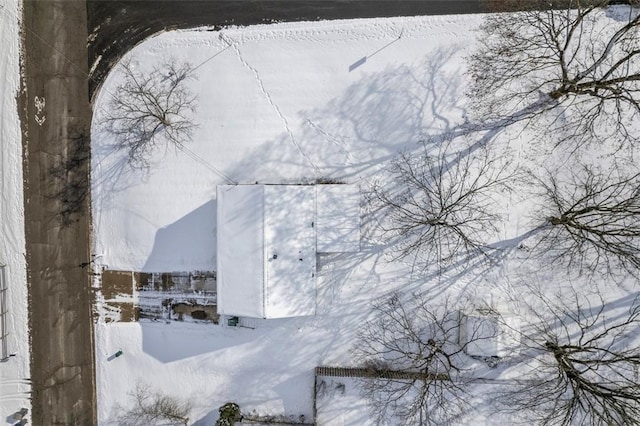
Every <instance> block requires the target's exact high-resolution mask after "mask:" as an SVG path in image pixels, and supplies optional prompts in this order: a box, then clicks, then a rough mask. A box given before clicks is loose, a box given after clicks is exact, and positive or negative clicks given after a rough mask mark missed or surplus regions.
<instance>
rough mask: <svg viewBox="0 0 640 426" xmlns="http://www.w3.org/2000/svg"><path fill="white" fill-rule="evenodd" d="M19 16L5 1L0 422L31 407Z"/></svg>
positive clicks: (0, 113) (0, 10) (11, 0)
mask: <svg viewBox="0 0 640 426" xmlns="http://www.w3.org/2000/svg"><path fill="white" fill-rule="evenodd" d="M21 14H22V2H21V1H20V0H8V1H4V2H3V3H2V5H0V40H2V42H1V43H0V145H1V146H0V238H1V239H2V242H1V243H0V267H2V266H4V278H5V285H6V288H7V290H6V301H7V309H8V313H7V315H6V317H5V318H6V327H7V329H6V330H0V332H1V331H4V332H5V333H7V336H6V344H7V354H8V355H11V354H15V356H11V357H10V358H8V359H7V360H6V361H4V362H0V418H1V419H2V420H3V421H4V419H5V418H8V417H9V416H11V415H13V413H15V412H17V411H19V410H20V409H21V408H27V409H29V410H30V408H31V403H30V389H31V385H30V379H29V377H30V373H29V337H28V328H27V318H28V315H27V276H26V264H25V237H24V209H23V192H22V190H23V189H22V138H21V135H20V119H19V118H18V106H17V104H16V102H17V101H16V96H17V95H18V91H19V88H20V68H19V61H20V20H21ZM0 358H2V354H1V353H0ZM25 418H27V419H28V418H29V416H27V417H25Z"/></svg>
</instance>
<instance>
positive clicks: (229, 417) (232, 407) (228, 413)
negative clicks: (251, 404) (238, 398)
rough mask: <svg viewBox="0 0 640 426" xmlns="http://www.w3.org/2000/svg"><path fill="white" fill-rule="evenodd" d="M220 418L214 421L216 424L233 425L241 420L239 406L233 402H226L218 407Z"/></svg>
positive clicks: (217, 425)
mask: <svg viewBox="0 0 640 426" xmlns="http://www.w3.org/2000/svg"><path fill="white" fill-rule="evenodd" d="M218 412H219V413H220V418H219V419H218V421H217V422H216V426H233V425H234V424H236V422H239V421H241V420H242V415H241V414H240V406H239V405H238V404H236V403H235V402H227V403H226V404H224V405H223V406H222V407H220V408H219V409H218Z"/></svg>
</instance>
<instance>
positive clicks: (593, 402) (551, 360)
mask: <svg viewBox="0 0 640 426" xmlns="http://www.w3.org/2000/svg"><path fill="white" fill-rule="evenodd" d="M581 293H583V292H582V291H581V292H580V293H578V292H577V291H576V290H575V289H572V290H571V291H569V292H565V293H564V294H562V293H558V294H553V295H550V294H544V293H543V292H537V293H536V297H535V299H536V303H535V304H534V303H529V304H528V307H529V312H530V314H531V315H532V317H533V318H534V321H536V323H535V324H534V328H533V331H530V332H527V333H526V334H523V336H522V341H523V343H524V356H526V357H527V358H529V360H528V363H527V364H528V365H529V366H534V368H533V370H532V371H530V372H529V373H528V374H527V376H528V377H529V378H530V379H529V380H527V381H526V383H523V384H522V385H519V386H515V387H511V388H509V389H507V390H506V391H504V392H502V394H501V396H500V398H499V399H500V401H501V402H502V404H501V405H502V407H501V408H502V409H503V410H506V411H509V412H512V413H515V414H517V415H518V417H521V418H525V422H528V424H539V425H558V426H560V425H562V426H571V425H603V426H604V425H637V424H640V384H639V383H640V382H639V377H638V373H639V371H640V351H639V350H638V348H637V345H636V344H637V342H635V343H636V344H634V341H633V340H631V339H632V338H633V337H636V338H637V337H638V336H637V334H638V333H637V332H638V326H639V325H640V324H639V319H640V305H639V304H638V298H637V297H636V298H635V299H633V300H632V301H631V302H630V303H629V305H628V309H627V310H626V311H622V312H616V313H615V314H613V313H610V312H609V310H610V309H613V307H612V306H606V305H605V303H604V299H603V298H602V295H601V294H599V293H598V294H596V295H595V297H591V298H589V297H587V296H584V295H583V294H581Z"/></svg>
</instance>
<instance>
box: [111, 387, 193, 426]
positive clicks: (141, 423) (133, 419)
mask: <svg viewBox="0 0 640 426" xmlns="http://www.w3.org/2000/svg"><path fill="white" fill-rule="evenodd" d="M129 396H130V397H131V399H132V401H133V404H132V406H130V407H128V408H124V409H121V413H120V414H119V415H118V416H117V422H118V424H119V425H121V426H148V425H158V426H160V425H165V426H169V425H171V426H178V425H187V424H188V423H189V417H188V416H189V412H190V411H191V406H190V405H189V403H188V402H185V401H182V400H180V399H178V398H175V397H173V396H168V395H165V394H163V393H160V392H151V390H150V388H149V386H148V385H145V384H141V383H138V384H137V385H136V387H135V389H134V390H133V392H131V393H129Z"/></svg>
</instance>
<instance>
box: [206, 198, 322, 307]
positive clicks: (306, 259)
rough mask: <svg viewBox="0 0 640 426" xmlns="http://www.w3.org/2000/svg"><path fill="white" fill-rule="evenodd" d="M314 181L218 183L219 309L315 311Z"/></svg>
mask: <svg viewBox="0 0 640 426" xmlns="http://www.w3.org/2000/svg"><path fill="white" fill-rule="evenodd" d="M315 207H316V197H315V188H314V187H313V186H303V185H237V186H218V218H217V230H218V238H217V239H218V283H217V284H218V312H219V313H221V314H226V315H237V316H246V317H255V318H284V317H292V316H301V315H314V314H315V310H316V279H315V269H316V233H315V228H314V221H315V210H316V209H315Z"/></svg>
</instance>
